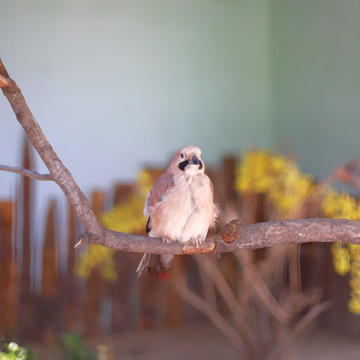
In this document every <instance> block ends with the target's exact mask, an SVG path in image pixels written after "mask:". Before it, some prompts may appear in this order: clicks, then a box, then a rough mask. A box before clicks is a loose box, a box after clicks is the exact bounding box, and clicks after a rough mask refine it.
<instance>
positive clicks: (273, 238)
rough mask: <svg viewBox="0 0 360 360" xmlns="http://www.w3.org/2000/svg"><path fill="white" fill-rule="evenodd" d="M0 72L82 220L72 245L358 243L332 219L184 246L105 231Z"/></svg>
mask: <svg viewBox="0 0 360 360" xmlns="http://www.w3.org/2000/svg"><path fill="white" fill-rule="evenodd" d="M0 76H1V77H2V78H5V79H8V80H6V82H5V83H4V84H5V85H4V87H2V91H3V93H4V95H5V96H6V97H7V99H8V101H9V103H10V105H11V106H12V108H13V111H14V113H15V115H16V117H17V119H18V121H19V123H20V124H21V126H22V127H23V128H24V130H25V133H26V135H27V137H28V138H29V140H30V141H31V143H32V144H33V146H34V148H35V149H36V151H37V152H38V153H39V155H40V157H41V159H42V160H43V162H44V164H45V165H46V166H47V168H48V169H49V172H50V175H51V177H52V178H53V180H54V181H55V182H56V183H57V184H58V185H59V186H60V188H61V189H62V191H63V192H64V194H65V196H66V197H67V198H68V200H69V202H70V205H71V206H72V207H73V209H74V210H75V212H76V214H77V216H78V217H79V219H80V220H81V222H82V224H83V225H84V228H85V230H86V233H84V234H83V235H82V236H81V237H80V240H79V242H78V245H81V244H82V243H89V244H91V243H96V244H100V245H103V246H107V247H112V248H116V249H118V250H122V251H130V252H150V253H156V254H194V253H221V252H231V251H238V250H241V249H256V248H263V247H269V246H274V245H284V244H293V243H305V242H329V241H339V242H347V243H358V244H360V222H356V221H350V220H337V219H302V220H279V221H273V222H268V223H260V224H254V225H246V226H243V227H241V231H240V233H239V236H238V237H237V239H236V240H235V241H233V242H232V243H229V244H227V243H225V242H224V241H223V239H222V237H221V234H220V233H218V234H215V235H212V236H209V237H208V238H207V239H206V241H205V242H204V243H203V244H201V246H200V247H199V249H197V248H196V247H195V246H194V245H193V244H190V245H189V244H188V245H184V246H183V245H181V244H180V243H177V242H173V243H171V244H165V243H163V242H162V241H161V239H159V238H148V237H144V236H136V235H131V234H125V233H120V232H114V231H111V230H107V229H105V228H104V227H103V226H102V225H101V224H100V222H99V220H98V219H97V217H96V216H95V214H94V212H93V211H92V209H91V207H90V204H89V202H88V200H87V198H86V197H85V195H84V194H83V193H82V191H81V190H80V188H79V187H78V185H77V184H76V182H75V180H74V179H73V177H72V175H71V173H70V171H69V170H68V169H67V168H66V167H65V166H64V165H63V163H62V162H61V160H60V159H59V157H58V156H57V154H56V153H55V151H54V149H53V148H52V146H51V145H50V144H49V142H48V140H47V139H46V137H45V135H44V133H43V132H42V130H41V128H40V126H39V124H38V123H37V121H36V120H35V118H34V116H33V115H32V113H31V111H30V109H29V107H28V105H27V104H26V102H25V99H24V97H23V95H22V93H21V91H20V89H19V88H18V86H17V85H16V83H15V81H13V80H12V79H11V78H10V76H9V74H8V73H7V71H6V69H5V66H4V65H3V63H2V61H1V59H0ZM231 240H232V239H231Z"/></svg>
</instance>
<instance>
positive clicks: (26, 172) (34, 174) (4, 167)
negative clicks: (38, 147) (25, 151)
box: [0, 165, 54, 181]
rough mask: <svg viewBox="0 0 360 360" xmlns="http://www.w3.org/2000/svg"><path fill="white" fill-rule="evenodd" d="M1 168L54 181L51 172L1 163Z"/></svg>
mask: <svg viewBox="0 0 360 360" xmlns="http://www.w3.org/2000/svg"><path fill="white" fill-rule="evenodd" d="M0 170H3V171H8V172H12V173H16V174H21V175H23V176H27V177H29V178H31V179H35V180H39V181H54V179H53V178H52V176H51V175H50V174H39V173H38V172H37V171H31V170H28V169H24V168H21V167H17V166H8V165H0Z"/></svg>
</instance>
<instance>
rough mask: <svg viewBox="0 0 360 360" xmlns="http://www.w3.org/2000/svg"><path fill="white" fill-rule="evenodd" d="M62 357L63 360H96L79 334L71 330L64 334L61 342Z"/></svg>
mask: <svg viewBox="0 0 360 360" xmlns="http://www.w3.org/2000/svg"><path fill="white" fill-rule="evenodd" d="M61 348H62V357H61V358H62V359H64V360H96V359H97V356H96V354H94V353H91V352H90V351H88V350H87V349H86V347H85V345H84V343H83V340H82V337H81V335H80V334H78V333H76V332H73V333H70V334H64V335H63V336H62V342H61Z"/></svg>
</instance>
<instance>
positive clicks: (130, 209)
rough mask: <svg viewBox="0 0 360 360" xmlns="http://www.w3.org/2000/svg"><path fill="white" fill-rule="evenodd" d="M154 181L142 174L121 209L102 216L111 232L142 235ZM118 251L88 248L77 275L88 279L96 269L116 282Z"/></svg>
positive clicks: (76, 268)
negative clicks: (145, 210) (116, 255)
mask: <svg viewBox="0 0 360 360" xmlns="http://www.w3.org/2000/svg"><path fill="white" fill-rule="evenodd" d="M152 184H153V181H152V178H151V176H150V174H149V173H148V172H147V171H144V170H143V171H141V172H140V173H139V176H138V180H137V186H136V191H134V192H133V193H132V194H130V195H129V198H128V199H127V200H126V201H124V202H122V203H121V204H119V205H115V206H114V207H113V208H112V209H111V210H110V211H108V212H104V213H103V214H101V216H100V221H101V223H102V224H103V225H104V226H105V227H106V228H108V229H111V230H114V231H119V232H126V233H139V232H141V231H142V230H143V229H145V224H146V222H145V221H146V220H145V217H144V216H143V209H144V204H145V200H146V195H147V193H148V192H149V191H150V189H151V188H152ZM114 252H115V250H114V249H111V248H106V247H103V246H99V245H89V246H88V247H87V248H86V250H85V251H84V252H82V253H81V254H80V256H79V258H78V260H77V262H76V266H75V273H76V274H77V276H79V277H82V278H88V277H89V275H90V273H91V271H92V269H93V268H94V267H97V268H98V270H99V273H100V274H101V276H102V277H103V278H104V279H106V280H108V281H115V280H116V279H117V273H116V270H115V267H114V260H113V254H114Z"/></svg>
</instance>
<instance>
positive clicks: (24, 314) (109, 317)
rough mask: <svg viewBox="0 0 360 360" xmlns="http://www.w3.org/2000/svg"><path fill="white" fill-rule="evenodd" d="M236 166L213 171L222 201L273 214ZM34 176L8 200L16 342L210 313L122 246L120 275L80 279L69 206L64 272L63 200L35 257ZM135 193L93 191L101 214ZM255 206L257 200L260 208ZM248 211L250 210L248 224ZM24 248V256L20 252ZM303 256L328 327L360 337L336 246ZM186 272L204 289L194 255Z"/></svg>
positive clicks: (305, 281)
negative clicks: (245, 187)
mask: <svg viewBox="0 0 360 360" xmlns="http://www.w3.org/2000/svg"><path fill="white" fill-rule="evenodd" d="M32 165H33V159H32V156H31V153H30V150H29V145H28V144H27V143H25V146H24V160H23V167H25V168H28V169H31V168H32ZM235 165H236V161H235V159H234V158H231V157H229V158H226V159H224V162H223V166H222V168H221V169H217V170H216V169H212V170H211V169H210V170H209V171H208V174H209V176H210V177H211V178H212V180H213V182H214V187H215V189H216V194H215V197H216V202H217V203H218V204H219V205H220V207H221V209H223V210H224V209H225V210H227V211H228V212H231V209H233V208H234V207H236V206H237V205H239V204H241V206H242V207H243V208H244V207H248V209H252V210H251V211H253V213H252V215H251V219H252V221H262V220H266V218H264V214H263V210H262V205H261V201H262V199H261V196H260V197H259V196H257V198H256V200H254V196H253V197H252V196H251V195H249V196H245V197H240V198H239V197H238V196H237V194H236V193H235V190H234V180H235ZM152 173H153V176H154V177H156V176H157V175H158V174H159V173H160V171H159V170H153V171H152ZM19 179H20V177H19ZM31 182H32V180H30V179H28V178H21V179H20V183H21V186H20V187H19V189H18V191H17V195H16V199H15V200H14V201H3V202H0V289H1V291H0V335H3V336H5V338H6V339H8V340H10V339H11V340H13V339H18V340H20V341H47V342H51V341H54V340H56V339H57V338H58V336H59V334H61V333H64V332H71V331H78V332H81V333H83V334H84V335H85V336H88V337H94V336H97V335H100V334H103V333H116V332H121V331H124V330H127V329H140V330H141V329H151V328H155V327H174V326H180V325H182V324H184V323H189V322H194V321H199V320H203V319H204V317H203V316H202V315H200V314H199V313H198V312H197V311H196V310H195V309H194V308H193V307H191V306H190V305H188V304H187V303H185V302H184V301H183V300H182V299H181V298H180V297H179V296H178V294H177V293H176V292H175V290H174V289H173V287H171V286H169V285H168V280H167V278H166V277H165V278H164V277H148V276H143V277H141V278H140V279H138V278H137V277H136V273H135V269H136V266H137V264H138V262H139V260H140V258H141V255H140V254H130V253H122V252H115V254H114V261H115V269H116V272H117V277H118V278H117V280H116V281H114V282H110V281H107V280H104V279H103V278H102V277H101V275H100V273H99V271H98V269H97V268H94V269H93V271H92V272H91V274H90V276H89V278H88V279H86V280H84V279H80V278H78V277H77V276H76V275H75V273H74V266H75V262H76V258H77V256H78V254H79V251H78V250H74V246H73V245H74V243H75V239H76V236H77V234H78V230H77V229H78V228H79V226H78V224H77V220H76V218H75V214H74V212H73V210H72V209H71V208H69V209H68V211H67V213H68V215H67V216H68V219H67V229H66V236H67V241H68V243H67V244H68V245H67V254H66V255H63V256H66V261H65V262H66V269H65V271H61V270H60V269H61V267H60V266H59V264H60V263H63V260H64V259H61V258H60V254H59V252H58V249H59V246H58V245H59V244H57V243H56V239H57V236H56V234H55V231H56V230H55V229H57V228H58V224H57V223H56V222H57V217H56V207H57V204H56V202H55V200H52V201H50V202H49V204H48V207H47V212H46V222H45V229H44V242H43V248H42V249H38V250H39V251H35V252H34V253H33V256H32V257H31V254H32V251H34V250H32V249H34V246H33V244H32V243H31V241H32V240H33V239H32V238H31V237H30V234H31V226H34V216H33V213H32V207H31V203H32V197H33V192H32V185H31ZM132 191H133V185H132V184H117V185H116V186H115V187H114V189H113V190H112V191H109V192H107V193H106V192H103V191H94V192H93V193H92V196H91V202H92V207H93V210H94V211H95V213H96V214H100V213H101V212H102V211H103V210H104V203H105V199H109V197H110V198H112V200H111V203H112V204H120V203H122V202H124V201H125V200H126V199H127V198H128V197H129V194H131V193H132ZM111 194H113V195H112V196H111ZM254 204H257V205H256V207H255V208H254V206H253V205H254ZM107 205H109V203H108V201H107ZM229 209H230V210H229ZM225 210H224V211H225ZM249 212H250V210H248V211H247V213H246V214H249ZM246 214H245V213H244V212H243V213H242V215H243V216H244V219H245V222H247V220H246V216H247V215H246ZM249 221H250V220H249ZM20 231H21V233H20ZM16 239H20V240H21V242H20V243H18V242H17V241H16ZM19 252H21V254H22V256H18V255H19ZM260 252H261V251H260ZM31 260H32V261H34V262H35V263H39V262H41V263H42V270H41V291H40V292H38V291H35V290H34V287H33V286H32V281H33V278H32V276H34V275H31V270H30V269H31ZM300 262H301V269H302V285H303V288H304V289H306V288H311V287H320V288H321V289H322V291H323V298H324V299H325V300H326V299H330V300H331V301H332V303H333V306H332V308H331V309H330V310H329V311H328V312H327V313H326V314H324V315H323V316H322V318H321V321H320V323H321V324H322V325H323V326H326V327H327V328H332V329H334V330H337V331H340V332H344V331H345V332H348V333H352V334H355V335H358V332H359V324H358V322H359V320H358V318H357V317H356V316H354V315H352V314H350V313H349V312H348V310H347V300H348V298H349V295H348V294H349V291H348V279H347V278H346V277H341V276H339V275H337V274H336V273H335V272H334V270H333V266H332V263H331V257H330V252H329V245H327V244H306V245H303V246H302V247H301V257H300ZM233 268H234V264H233V259H232V258H231V257H230V256H227V255H224V256H223V257H222V261H221V270H222V272H223V273H224V274H225V276H226V278H227V279H229V281H230V282H231V271H233ZM179 273H181V274H182V276H185V277H187V278H188V280H189V286H190V287H192V289H197V288H198V287H199V283H200V277H201V273H199V269H198V267H197V264H196V261H195V260H194V259H193V258H192V257H191V256H182V257H176V266H175V270H174V272H173V273H172V274H171V276H173V277H176V276H178V274H179Z"/></svg>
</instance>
